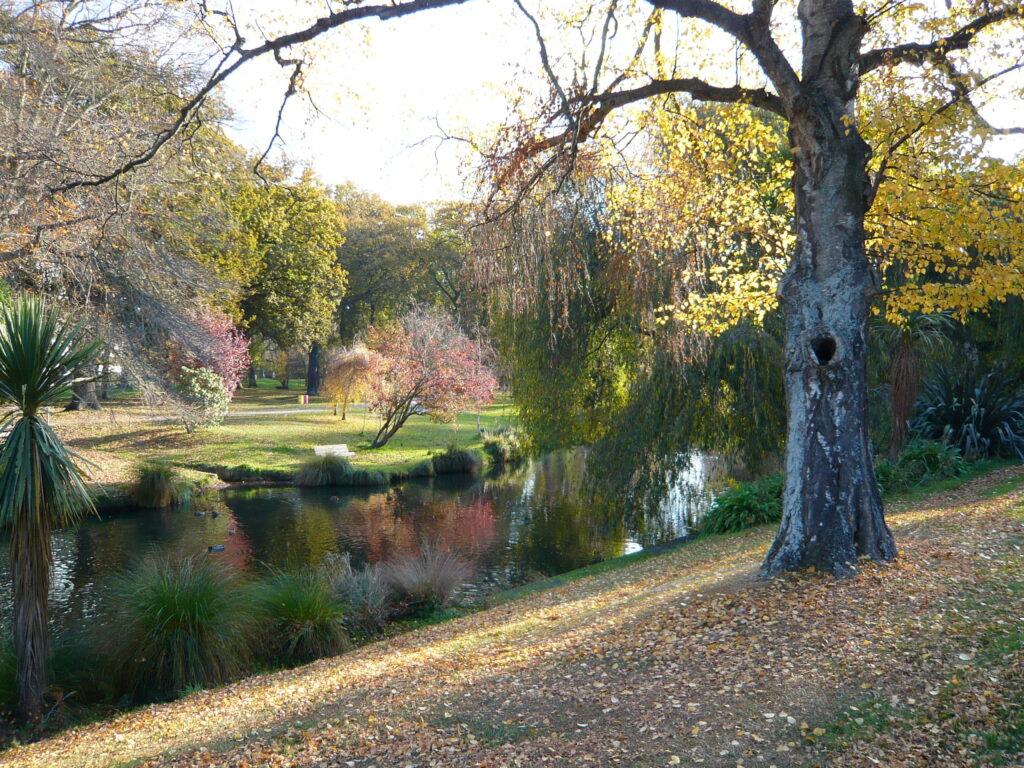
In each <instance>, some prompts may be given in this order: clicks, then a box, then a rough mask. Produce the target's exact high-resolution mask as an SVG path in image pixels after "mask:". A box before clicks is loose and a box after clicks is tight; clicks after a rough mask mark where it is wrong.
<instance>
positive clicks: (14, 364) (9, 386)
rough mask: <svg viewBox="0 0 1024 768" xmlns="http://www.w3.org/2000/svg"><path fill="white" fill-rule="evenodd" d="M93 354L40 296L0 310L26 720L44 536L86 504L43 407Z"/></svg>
mask: <svg viewBox="0 0 1024 768" xmlns="http://www.w3.org/2000/svg"><path fill="white" fill-rule="evenodd" d="M97 352H98V344H97V343H96V342H94V341H90V340H89V339H88V338H87V336H86V333H85V331H84V329H83V328H82V327H81V326H78V325H73V324H70V323H68V322H67V321H65V320H64V319H63V318H62V317H61V315H60V313H59V311H58V310H57V309H56V308H55V307H53V306H48V305H47V304H46V303H44V302H43V301H42V300H40V299H37V298H33V297H28V298H25V297H23V298H18V299H16V300H15V301H14V302H13V303H12V304H9V305H4V306H3V308H2V309H0V399H2V400H3V401H4V402H5V403H7V404H10V405H12V406H13V408H12V410H11V411H10V412H9V413H8V415H7V416H6V418H5V419H4V422H3V426H4V428H6V429H8V430H9V431H8V433H7V437H6V439H5V440H4V443H3V446H2V447H0V527H2V528H6V529H9V530H10V561H11V576H12V580H11V581H12V585H13V593H14V594H13V597H14V621H13V628H14V649H15V654H16V656H17V681H18V704H19V708H20V710H21V712H22V713H23V714H24V715H25V716H26V717H27V718H28V719H30V720H38V719H39V716H40V714H41V711H42V702H43V695H44V693H45V691H46V669H47V664H48V663H49V628H48V624H47V597H48V595H49V591H50V571H51V567H52V565H53V551H52V549H51V541H50V534H51V532H52V531H53V529H54V528H55V527H58V526H62V525H68V524H70V523H73V522H75V521H77V520H78V519H79V518H80V516H81V515H82V514H83V513H84V512H86V511H88V510H89V509H91V506H92V502H91V500H90V498H89V493H88V491H87V490H86V488H85V485H84V484H83V482H82V475H81V472H80V470H79V468H78V466H77V465H76V463H75V456H74V454H72V453H71V452H70V451H68V449H67V448H66V447H65V446H64V444H63V443H62V442H61V440H60V438H59V437H58V436H57V434H56V432H54V430H53V428H52V427H51V426H50V425H49V424H48V423H47V421H46V418H45V415H44V413H43V409H44V408H46V407H47V406H52V405H55V404H56V403H57V401H58V400H59V399H60V398H62V397H65V396H66V395H67V392H68V390H69V389H70V388H71V387H72V385H73V384H75V383H76V375H77V372H78V371H80V370H84V369H86V368H87V367H88V366H89V365H90V363H92V362H93V361H94V360H95V358H96V355H97Z"/></svg>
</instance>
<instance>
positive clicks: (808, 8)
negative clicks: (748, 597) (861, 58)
mask: <svg viewBox="0 0 1024 768" xmlns="http://www.w3.org/2000/svg"><path fill="white" fill-rule="evenodd" d="M800 15H801V21H802V22H803V24H804V58H805V70H804V77H803V83H802V85H801V98H800V99H799V100H798V103H797V104H796V105H795V106H794V109H793V114H791V115H790V131H789V137H790V144H791V146H792V147H793V148H794V164H795V174H794V179H793V183H794V191H795V194H796V227H797V246H796V254H795V256H794V258H793V261H792V262H791V264H790V266H789V268H788V270H787V272H786V275H785V277H784V278H783V280H782V283H781V284H780V287H779V294H780V298H781V301H782V304H783V308H784V311H785V315H786V371H785V377H786V397H787V405H788V409H789V427H788V436H787V443H786V484H785V492H784V495H783V518H782V526H781V528H780V530H779V533H778V536H777V537H776V539H775V543H774V544H773V545H772V548H771V550H770V551H769V553H768V557H767V558H766V559H765V562H764V570H765V572H766V573H767V574H768V575H772V574H775V573H778V572H780V571H784V570H796V569H799V568H807V567H814V568H817V569H819V570H822V571H827V572H829V573H833V574H837V575H846V574H850V573H852V572H853V571H854V570H855V568H856V562H857V560H858V558H860V557H864V556H866V557H870V558H872V559H873V560H878V561H886V560H892V559H893V557H895V554H896V549H895V546H894V543H893V539H892V534H891V533H890V531H889V529H888V527H887V526H886V524H885V520H884V519H883V516H882V499H881V495H880V494H879V491H878V484H877V483H876V481H875V474H874V468H873V466H872V460H871V450H870V444H869V441H868V415H867V319H868V312H869V309H870V303H871V299H872V297H873V296H874V295H875V292H876V291H877V277H876V275H875V273H874V271H873V270H872V268H871V265H870V264H869V263H868V260H867V256H866V252H865V246H864V213H865V210H866V205H867V190H868V177H867V170H866V166H867V161H868V158H869V156H870V150H869V148H868V146H867V144H865V142H864V141H863V139H862V138H861V137H860V135H859V134H858V133H857V130H856V128H855V123H854V120H853V115H852V114H851V110H852V105H853V103H854V98H855V95H856V87H857V61H858V58H857V57H858V50H859V43H860V38H861V36H862V35H863V29H864V27H863V22H861V20H860V19H858V18H857V17H856V16H853V11H852V7H850V6H849V4H848V3H844V2H840V1H837V2H830V0H825V1H824V2H821V0H818V1H817V2H816V1H815V0H804V2H802V3H801V5H800Z"/></svg>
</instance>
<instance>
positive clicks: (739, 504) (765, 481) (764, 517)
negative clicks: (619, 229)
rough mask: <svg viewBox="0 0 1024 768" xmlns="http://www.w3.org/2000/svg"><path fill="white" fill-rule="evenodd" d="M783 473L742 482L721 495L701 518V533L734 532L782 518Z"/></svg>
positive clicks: (775, 521)
mask: <svg viewBox="0 0 1024 768" xmlns="http://www.w3.org/2000/svg"><path fill="white" fill-rule="evenodd" d="M782 485H783V482H782V475H768V476H767V477H762V478H761V479H760V480H754V481H752V482H748V483H740V484H739V485H737V486H736V487H735V488H730V489H728V490H726V491H722V493H720V494H718V496H717V497H716V498H715V503H714V504H713V505H712V506H711V509H709V510H708V512H707V514H705V515H704V517H702V518H701V520H700V524H699V528H698V530H699V532H700V533H701V534H716V533H731V532H733V531H741V530H743V529H744V528H751V527H753V526H755V525H765V524H766V523H777V522H779V521H780V520H781V519H782Z"/></svg>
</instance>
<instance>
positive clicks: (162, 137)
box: [50, 0, 468, 194]
mask: <svg viewBox="0 0 1024 768" xmlns="http://www.w3.org/2000/svg"><path fill="white" fill-rule="evenodd" d="M465 2H468V0H408V1H407V2H404V3H397V4H389V5H364V6H359V7H348V8H345V9H344V10H340V11H335V12H334V13H331V14H330V15H328V16H324V17H323V18H320V19H317V20H316V21H315V22H313V23H312V24H310V25H309V26H307V27H305V28H304V29H300V30H298V31H296V32H292V33H290V34H287V35H281V36H279V37H275V38H272V39H270V40H265V41H264V42H263V43H262V44H260V45H258V46H256V47H254V48H242V47H241V40H240V38H237V39H236V42H235V44H234V45H232V46H231V47H230V48H229V49H228V51H227V52H226V53H225V55H224V58H223V59H222V60H221V63H220V65H219V66H218V67H217V69H216V70H215V71H214V73H213V74H212V75H211V76H210V77H209V79H207V81H206V83H204V84H203V86H202V87H200V88H199V90H198V91H196V93H195V94H194V95H193V96H192V97H191V98H190V99H189V100H188V101H187V102H186V103H185V104H184V106H182V107H181V109H180V110H179V111H178V116H177V117H176V119H175V120H174V121H173V122H172V123H171V125H169V126H168V127H167V128H165V129H164V130H163V131H160V132H159V133H157V134H156V136H155V137H154V139H153V141H152V142H151V143H150V145H149V146H148V147H147V148H146V149H145V150H144V151H142V152H140V153H139V154H137V155H135V156H134V157H132V158H131V159H129V160H127V161H125V162H124V163H122V164H121V165H119V166H118V167H116V168H114V169H113V170H111V171H110V172H109V173H104V174H95V175H93V176H92V177H90V178H86V179H78V180H76V181H72V182H69V183H67V184H62V185H60V186H58V187H55V188H53V189H51V190H50V191H51V193H53V194H57V193H60V192H67V191H68V190H71V189H76V188H78V187H98V186H101V185H103V184H107V183H109V182H111V181H114V180H115V179H117V178H119V177H121V176H123V175H124V174H126V173H128V172H130V171H132V170H134V169H136V168H139V167H141V166H143V165H145V164H146V163H148V162H149V161H150V160H152V159H153V158H154V157H156V155H157V154H158V153H159V152H160V150H161V149H162V148H163V146H164V145H165V144H166V143H167V142H168V141H170V140H171V139H172V138H174V136H175V135H177V134H178V132H179V131H181V130H182V128H183V127H184V126H186V125H187V124H189V123H190V122H191V121H192V120H194V119H195V117H196V115H197V114H198V112H199V111H200V110H201V109H202V107H203V105H204V104H205V103H206V100H207V99H208V98H209V97H210V94H212V93H213V91H214V89H216V88H217V86H219V85H220V84H221V83H223V82H224V81H225V80H227V79H228V78H229V77H230V76H231V75H233V74H234V73H235V72H237V71H238V70H239V69H240V68H241V67H243V66H244V65H245V64H246V63H248V62H250V61H252V60H253V59H256V58H259V57H260V56H264V55H266V54H273V55H277V54H280V52H281V51H283V50H285V49H287V48H290V47H292V46H295V45H300V44H302V43H307V42H309V41H310V40H313V39H315V38H316V37H319V36H320V35H322V34H323V33H325V32H328V31H329V30H332V29H336V28H337V27H340V26H343V25H345V24H349V23H351V22H354V21H363V20H367V19H379V20H381V21H389V20H391V19H397V18H400V17H402V16H409V15H411V14H414V13H419V12H420V11H426V10H432V9H434V8H443V7H445V6H449V5H461V4H462V3H465ZM236 54H237V56H236ZM229 62H230V63H229Z"/></svg>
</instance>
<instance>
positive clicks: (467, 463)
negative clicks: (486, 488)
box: [433, 445, 484, 475]
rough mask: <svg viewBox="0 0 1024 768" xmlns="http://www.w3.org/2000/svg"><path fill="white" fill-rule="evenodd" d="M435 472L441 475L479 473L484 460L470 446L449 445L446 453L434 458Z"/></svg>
mask: <svg viewBox="0 0 1024 768" xmlns="http://www.w3.org/2000/svg"><path fill="white" fill-rule="evenodd" d="M433 464H434V472H436V473H437V474H439V475H457V474H477V473H479V472H480V470H481V469H482V468H483V465H484V462H483V459H481V458H480V454H479V453H477V452H476V451H474V450H470V449H469V448H459V447H458V446H457V445H449V446H448V448H447V449H446V450H445V452H444V453H439V454H437V455H436V456H434V458H433Z"/></svg>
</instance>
